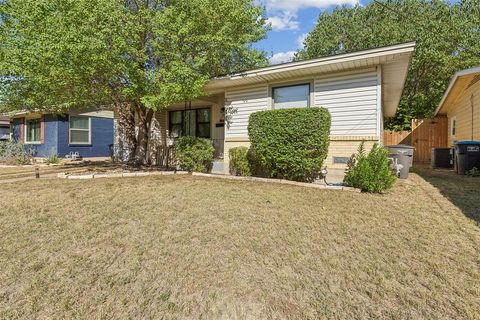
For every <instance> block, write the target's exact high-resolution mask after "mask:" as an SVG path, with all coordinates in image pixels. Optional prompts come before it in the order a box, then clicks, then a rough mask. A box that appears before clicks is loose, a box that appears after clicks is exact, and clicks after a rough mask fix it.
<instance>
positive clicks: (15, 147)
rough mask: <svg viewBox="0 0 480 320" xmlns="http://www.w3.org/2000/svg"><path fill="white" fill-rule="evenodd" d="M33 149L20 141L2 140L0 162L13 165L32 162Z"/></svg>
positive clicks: (0, 143)
mask: <svg viewBox="0 0 480 320" xmlns="http://www.w3.org/2000/svg"><path fill="white" fill-rule="evenodd" d="M32 157H33V150H32V149H30V148H28V147H26V146H25V145H24V144H22V143H20V142H18V141H14V140H12V141H2V142H0V162H3V163H6V164H12V165H17V164H20V165H25V164H30V161H31V159H32Z"/></svg>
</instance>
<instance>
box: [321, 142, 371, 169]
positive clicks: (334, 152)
mask: <svg viewBox="0 0 480 320" xmlns="http://www.w3.org/2000/svg"><path fill="white" fill-rule="evenodd" d="M365 138H366V139H365V140H367V141H366V143H365V147H366V150H367V151H370V149H371V148H372V147H373V144H374V143H376V142H378V140H371V139H372V138H371V137H365ZM367 138H368V139H367ZM360 143H361V139H360V140H357V139H356V140H330V148H329V149H328V156H327V159H325V164H324V165H325V166H327V167H328V168H335V169H345V168H346V165H345V164H334V163H333V157H347V158H350V156H351V155H352V154H354V153H355V152H356V151H357V149H358V146H359V145H360Z"/></svg>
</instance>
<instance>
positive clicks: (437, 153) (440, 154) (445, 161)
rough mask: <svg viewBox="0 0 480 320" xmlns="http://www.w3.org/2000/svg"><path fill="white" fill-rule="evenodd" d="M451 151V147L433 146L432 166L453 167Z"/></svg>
mask: <svg viewBox="0 0 480 320" xmlns="http://www.w3.org/2000/svg"><path fill="white" fill-rule="evenodd" d="M453 152H454V150H453V149H452V148H433V149H432V168H434V169H437V168H443V169H451V168H453Z"/></svg>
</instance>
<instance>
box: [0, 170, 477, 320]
mask: <svg viewBox="0 0 480 320" xmlns="http://www.w3.org/2000/svg"><path fill="white" fill-rule="evenodd" d="M10 185H12V186H13V184H10ZM14 186H15V187H14V188H13V187H12V188H10V187H9V188H5V189H3V190H2V197H1V200H0V201H1V206H2V210H1V212H0V234H1V235H2V242H1V245H0V283H1V286H0V318H15V317H24V318H163V319H182V318H199V319H200V318H201V319H212V318H213V319H215V318H240V319H242V318H254V319H255V318H262V319H265V318H266V319H269V318H270V319H273V318H281V319H285V318H289V319H319V318H396V319H399V318H472V319H473V318H478V317H479V316H480V313H479V312H480V301H479V299H478V297H479V296H480V272H478V270H479V265H480V229H479V227H478V226H477V225H476V224H475V223H474V222H473V221H472V220H471V219H468V218H467V217H465V215H464V214H463V212H462V211H461V210H460V209H459V208H458V207H456V206H455V205H454V204H452V202H450V201H449V200H448V199H447V198H445V197H444V196H443V195H442V194H441V191H440V190H439V189H437V188H435V187H434V186H432V185H431V184H429V183H427V182H426V181H425V180H423V179H422V178H421V177H419V176H418V175H416V174H413V175H412V179H411V180H409V181H400V182H398V184H397V186H396V188H395V190H394V192H391V193H388V194H386V195H371V194H357V193H353V192H338V191H329V190H316V189H305V188H301V187H292V186H284V185H273V184H264V183H252V182H241V181H224V180H216V179H207V178H201V177H191V176H152V177H142V178H123V179H99V180H86V181H72V180H60V179H59V180H56V179H50V180H38V181H35V180H32V181H25V182H19V183H17V184H14ZM477 199H478V198H477Z"/></svg>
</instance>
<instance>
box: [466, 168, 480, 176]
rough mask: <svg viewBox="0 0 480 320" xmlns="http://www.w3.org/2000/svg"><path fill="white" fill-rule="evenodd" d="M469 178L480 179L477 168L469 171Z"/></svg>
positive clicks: (479, 171) (479, 172)
mask: <svg viewBox="0 0 480 320" xmlns="http://www.w3.org/2000/svg"><path fill="white" fill-rule="evenodd" d="M467 176H469V177H472V178H475V177H480V170H478V168H477V167H473V168H472V169H470V170H468V171H467Z"/></svg>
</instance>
